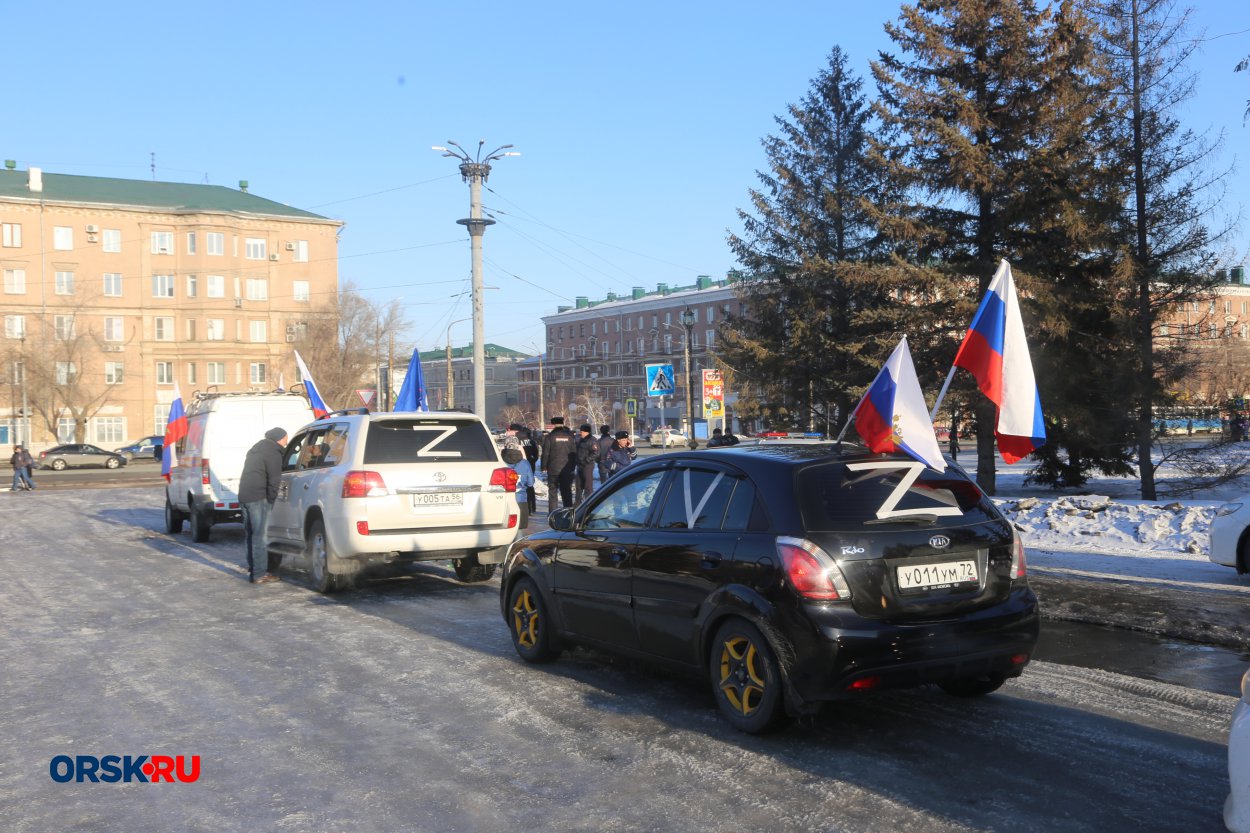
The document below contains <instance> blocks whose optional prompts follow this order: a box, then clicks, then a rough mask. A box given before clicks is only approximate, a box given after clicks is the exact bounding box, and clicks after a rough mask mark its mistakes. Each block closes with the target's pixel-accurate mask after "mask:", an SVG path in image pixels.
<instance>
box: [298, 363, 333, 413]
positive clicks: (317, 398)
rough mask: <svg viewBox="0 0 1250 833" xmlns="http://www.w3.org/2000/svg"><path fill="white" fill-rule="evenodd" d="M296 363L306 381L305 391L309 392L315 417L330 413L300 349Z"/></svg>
mask: <svg viewBox="0 0 1250 833" xmlns="http://www.w3.org/2000/svg"><path fill="white" fill-rule="evenodd" d="M295 364H296V365H297V366H298V367H299V376H300V379H302V380H303V382H304V392H305V393H307V394H308V404H309V405H310V406H311V407H312V412H313V418H314V419H321V418H322V417H323V416H325V415H326V414H328V413H330V409H329V408H327V407H326V403H325V400H324V399H322V398H321V394H320V393H319V392H318V391H317V384H316V383H315V382H313V377H312V374H311V373H309V372H308V365H306V364H304V359H303V358H302V357H301V356H300V354H299V351H298V350H296V351H295Z"/></svg>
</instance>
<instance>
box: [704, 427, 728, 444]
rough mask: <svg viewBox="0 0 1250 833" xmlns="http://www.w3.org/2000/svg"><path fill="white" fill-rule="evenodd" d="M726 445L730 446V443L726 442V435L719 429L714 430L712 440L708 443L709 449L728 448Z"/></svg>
mask: <svg viewBox="0 0 1250 833" xmlns="http://www.w3.org/2000/svg"><path fill="white" fill-rule="evenodd" d="M726 445H729V443H727V442H725V436H724V433H723V432H722V431H721V430H720V429H719V428H713V429H712V439H710V440H708V441H707V447H708V448H720V447H721V446H726Z"/></svg>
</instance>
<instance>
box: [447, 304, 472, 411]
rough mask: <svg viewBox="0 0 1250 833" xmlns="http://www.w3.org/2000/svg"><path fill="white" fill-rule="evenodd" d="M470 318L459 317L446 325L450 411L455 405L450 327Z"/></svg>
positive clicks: (448, 407)
mask: <svg viewBox="0 0 1250 833" xmlns="http://www.w3.org/2000/svg"><path fill="white" fill-rule="evenodd" d="M471 320H472V319H470V318H460V319H458V320H456V321H453V322H451V323H450V324H448V325H447V408H446V410H448V411H450V410H451V409H452V408H454V407H456V388H455V387H454V386H453V385H452V383H451V382H452V379H451V328H452V327H453V326H454V325H456V324H463V323H464V322H465V321H471Z"/></svg>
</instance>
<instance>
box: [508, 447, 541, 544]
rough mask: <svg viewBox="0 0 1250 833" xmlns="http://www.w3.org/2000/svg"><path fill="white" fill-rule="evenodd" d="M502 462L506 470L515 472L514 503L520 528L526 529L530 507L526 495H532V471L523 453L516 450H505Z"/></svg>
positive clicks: (528, 523) (528, 522)
mask: <svg viewBox="0 0 1250 833" xmlns="http://www.w3.org/2000/svg"><path fill="white" fill-rule="evenodd" d="M503 461H504V462H505V463H507V464H508V468H510V469H512V470H513V471H514V472H516V475H517V478H516V502H517V509H518V510H519V514H520V515H521V523H520V528H521V529H528V528H529V525H530V506H529V498H528V497H527V495H529V494H533V493H534V470H533V469H532V468H530V462H529V460H526V459H525V453H524V452H522V451H521V450H520V449H518V448H505V449H504V450H503Z"/></svg>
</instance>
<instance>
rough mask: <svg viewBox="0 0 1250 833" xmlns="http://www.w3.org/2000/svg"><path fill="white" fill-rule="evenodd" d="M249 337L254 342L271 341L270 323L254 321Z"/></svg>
mask: <svg viewBox="0 0 1250 833" xmlns="http://www.w3.org/2000/svg"><path fill="white" fill-rule="evenodd" d="M250 324H251V326H250V327H249V330H250V332H249V335H250V336H251V339H252V341H255V342H265V341H268V340H269V322H268V321H252V322H250Z"/></svg>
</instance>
